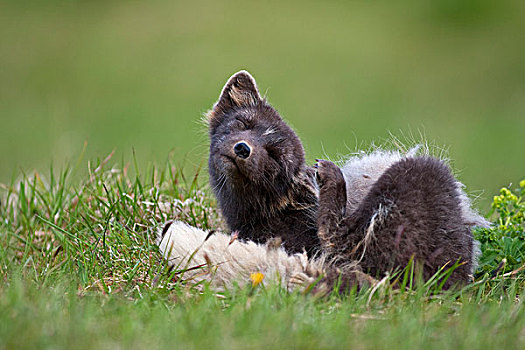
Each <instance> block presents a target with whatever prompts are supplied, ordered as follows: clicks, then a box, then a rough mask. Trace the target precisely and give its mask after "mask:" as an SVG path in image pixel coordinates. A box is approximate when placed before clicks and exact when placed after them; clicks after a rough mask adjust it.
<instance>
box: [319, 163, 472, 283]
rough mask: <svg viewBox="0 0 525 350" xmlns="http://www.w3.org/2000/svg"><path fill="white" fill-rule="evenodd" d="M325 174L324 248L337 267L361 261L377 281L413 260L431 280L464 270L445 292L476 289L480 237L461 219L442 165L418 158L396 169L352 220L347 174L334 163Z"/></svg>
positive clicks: (321, 206)
mask: <svg viewBox="0 0 525 350" xmlns="http://www.w3.org/2000/svg"><path fill="white" fill-rule="evenodd" d="M318 168H319V169H318V177H319V178H320V194H319V201H320V203H319V212H318V218H317V220H318V221H317V222H318V227H319V232H320V233H321V232H327V234H326V235H324V236H322V240H321V241H322V244H323V248H324V250H325V251H326V252H327V253H328V254H330V256H331V257H332V258H333V259H335V264H336V265H337V264H344V263H345V262H347V261H352V260H353V261H358V262H359V265H360V266H361V268H362V269H363V270H364V271H366V272H369V273H371V274H372V275H373V276H377V275H380V274H382V273H384V272H385V271H389V270H393V269H396V268H399V267H404V266H406V265H407V264H408V262H409V261H410V259H411V258H413V259H414V261H415V263H416V265H417V266H419V267H420V268H421V272H422V274H423V278H424V279H425V280H426V279H428V278H430V277H432V275H434V274H435V273H436V272H437V271H438V270H439V269H440V268H441V267H442V266H445V265H446V266H448V267H452V265H454V264H455V263H456V262H458V263H460V266H459V267H457V268H456V270H455V271H454V272H453V273H452V275H451V277H450V278H449V279H448V280H447V282H446V284H445V286H446V287H450V286H451V285H453V284H455V283H458V282H466V281H468V279H469V273H470V271H471V269H472V261H471V257H472V251H473V237H472V234H471V232H470V229H469V227H468V226H467V225H465V223H464V222H463V219H462V217H461V215H460V211H461V209H460V205H459V199H458V195H457V192H456V191H455V180H454V177H453V176H452V174H451V173H450V170H449V169H448V167H447V166H446V165H445V164H443V162H442V161H440V160H437V159H434V158H430V157H418V158H406V159H403V160H401V161H399V162H397V163H395V164H394V165H392V166H391V167H390V168H389V169H387V170H386V171H385V173H384V174H383V175H382V176H381V177H380V178H379V180H378V181H377V182H376V184H375V185H374V186H373V188H372V190H371V191H370V192H369V193H368V195H367V196H366V198H365V199H364V200H363V202H362V204H361V205H360V206H359V208H358V209H357V210H356V211H355V212H353V213H350V214H349V215H344V214H343V213H344V208H345V203H346V191H345V190H341V188H343V189H344V188H345V186H346V184H345V182H344V179H343V178H342V174H341V170H340V169H339V168H338V167H337V166H336V165H335V164H333V163H331V162H328V161H321V162H320V163H319V165H318ZM367 234H368V235H367ZM341 259H342V260H343V261H341Z"/></svg>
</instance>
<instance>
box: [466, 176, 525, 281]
mask: <svg viewBox="0 0 525 350" xmlns="http://www.w3.org/2000/svg"><path fill="white" fill-rule="evenodd" d="M489 215H490V216H492V217H493V226H492V227H490V228H488V229H479V230H477V231H476V232H474V233H475V237H476V239H477V240H478V241H479V242H480V243H481V251H482V255H481V258H480V265H481V266H480V271H481V272H482V273H488V272H490V273H491V274H496V273H511V274H516V273H517V272H516V271H518V272H519V271H522V270H523V269H524V268H525V179H524V180H522V181H521V182H520V183H519V187H518V188H517V189H515V190H514V191H511V190H509V189H508V188H506V187H504V188H502V189H501V190H500V194H499V195H497V196H494V199H493V202H492V209H491V210H490V212H489Z"/></svg>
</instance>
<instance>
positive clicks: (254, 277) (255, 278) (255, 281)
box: [250, 272, 264, 287]
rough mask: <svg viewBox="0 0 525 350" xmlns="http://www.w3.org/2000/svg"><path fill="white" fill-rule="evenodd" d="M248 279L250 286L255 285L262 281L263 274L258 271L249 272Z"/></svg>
mask: <svg viewBox="0 0 525 350" xmlns="http://www.w3.org/2000/svg"><path fill="white" fill-rule="evenodd" d="M250 279H251V280H252V287H256V286H257V285H259V284H260V283H261V282H262V281H263V279H264V274H262V273H260V272H255V273H251V274H250Z"/></svg>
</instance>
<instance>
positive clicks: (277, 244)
mask: <svg viewBox="0 0 525 350" xmlns="http://www.w3.org/2000/svg"><path fill="white" fill-rule="evenodd" d="M207 122H208V126H209V136H210V157H209V175H210V184H211V186H212V189H213V192H214V193H215V195H216V197H217V200H218V204H219V208H220V210H221V212H222V214H223V216H224V218H225V220H226V223H227V225H228V227H229V229H230V230H231V231H232V232H235V235H237V236H238V240H236V241H235V242H234V243H233V244H232V243H231V240H230V238H229V237H228V236H227V235H225V234H223V233H215V234H214V235H211V237H210V236H209V235H208V233H206V232H204V231H201V230H198V229H195V228H191V227H189V226H187V225H185V224H183V223H180V222H178V223H167V224H166V225H165V226H164V228H163V230H161V232H159V239H158V243H159V246H160V249H161V251H162V252H163V254H164V256H165V257H166V258H167V259H169V262H170V264H172V265H177V264H186V265H187V264H200V265H202V264H205V262H206V263H207V264H210V262H211V263H212V264H214V265H216V266H215V267H214V269H213V276H214V279H213V282H214V283H215V284H216V285H217V286H228V285H230V284H231V283H232V282H233V281H237V282H239V283H242V282H246V281H247V280H248V277H249V275H250V273H253V272H262V273H265V274H266V275H268V276H270V277H268V278H269V279H275V278H277V279H280V281H281V283H284V284H285V285H287V286H288V287H290V288H293V287H294V286H297V285H301V284H302V283H307V282H310V283H312V282H314V281H317V282H319V281H320V285H321V286H323V288H327V289H330V288H332V287H333V284H334V283H335V282H336V281H339V286H340V288H342V289H344V288H350V287H352V286H354V285H356V284H357V285H358V286H359V285H361V284H362V283H366V282H370V281H372V280H373V277H378V276H381V275H382V274H384V273H386V272H389V271H393V270H395V269H397V268H402V267H404V266H406V265H407V264H408V262H409V261H410V260H411V259H413V260H414V261H415V263H416V264H417V266H419V267H420V268H421V271H422V275H423V278H425V279H428V278H430V277H431V276H432V275H434V274H435V273H436V272H437V271H438V270H439V269H440V268H442V267H443V266H449V267H450V266H452V265H453V264H455V263H459V266H458V267H457V268H456V269H455V270H454V272H453V273H452V274H451V276H450V277H449V279H448V280H447V282H446V284H445V286H446V287H450V286H452V285H455V284H464V283H466V282H468V281H469V278H470V277H469V276H470V275H471V274H472V272H473V270H474V269H475V267H476V260H477V255H478V248H477V242H475V240H474V239H473V236H472V233H471V229H472V227H474V226H487V222H486V220H485V219H484V218H483V217H481V216H480V215H478V214H477V213H476V212H475V211H474V210H473V209H472V208H471V205H470V201H469V199H468V197H467V196H466V194H465V193H464V192H463V185H462V184H461V183H460V182H458V181H457V180H456V179H455V178H454V177H453V175H452V174H451V172H450V170H449V168H448V166H447V165H446V164H445V163H444V162H443V161H442V160H439V159H436V158H432V157H430V156H427V155H424V156H417V155H415V153H416V152H408V153H406V154H402V153H401V152H397V151H384V150H376V151H374V152H372V153H370V154H364V155H360V156H354V157H350V158H349V160H348V162H347V163H346V165H345V166H343V167H342V168H339V167H337V166H336V165H335V164H334V163H332V162H330V161H327V160H320V161H318V162H317V164H315V165H314V166H312V167H308V166H307V165H306V163H305V158H304V150H303V146H302V144H301V141H300V140H299V138H298V137H297V135H296V134H295V133H294V131H293V130H292V129H291V128H290V127H289V126H288V125H287V124H286V123H285V122H284V121H283V119H282V118H281V117H280V115H279V114H278V112H277V111H276V110H275V109H274V108H273V107H272V106H271V105H270V104H269V103H268V102H267V101H266V100H265V99H264V98H262V97H261V96H260V94H259V91H258V89H257V84H256V82H255V80H254V78H253V77H252V76H251V75H250V74H249V73H248V72H246V71H240V72H238V73H236V74H234V75H233V76H232V77H231V78H230V79H229V80H228V82H227V83H226V85H225V86H224V88H223V90H222V92H221V94H220V97H219V100H218V102H217V103H216V104H215V105H214V106H213V108H212V109H211V110H210V111H209V112H208V114H207ZM189 257H191V259H193V262H189ZM210 272H211V270H210ZM190 274H191V275H193V276H197V275H198V274H197V273H195V272H193V273H190ZM198 276H200V277H199V278H208V277H209V276H208V277H202V276H204V275H203V274H201V275H198ZM272 276H273V277H272Z"/></svg>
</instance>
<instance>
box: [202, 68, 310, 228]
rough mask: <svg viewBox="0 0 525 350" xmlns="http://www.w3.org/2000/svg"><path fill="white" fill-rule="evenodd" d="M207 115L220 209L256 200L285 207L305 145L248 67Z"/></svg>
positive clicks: (213, 178) (211, 165)
mask: <svg viewBox="0 0 525 350" xmlns="http://www.w3.org/2000/svg"><path fill="white" fill-rule="evenodd" d="M207 118H208V126H209V136H210V158H209V173H210V183H211V185H212V187H213V189H214V192H215V194H216V196H217V198H218V200H219V205H220V206H221V209H223V213H224V212H225V210H226V211H227V210H228V209H232V210H240V211H242V210H243V209H254V207H257V206H255V204H256V203H259V206H260V207H264V208H265V209H266V208H273V209H275V206H283V205H286V201H287V198H288V200H291V199H290V198H289V192H290V189H291V187H292V186H293V184H294V181H295V180H294V179H295V178H296V177H297V176H298V174H301V173H304V171H305V169H306V165H305V160H304V149H303V146H302V144H301V141H300V140H299V138H298V137H297V135H296V134H295V133H294V131H293V130H292V129H291V128H290V127H289V126H288V125H287V124H286V123H285V122H284V121H283V119H282V118H281V116H280V115H279V113H277V111H276V110H275V109H274V108H273V107H272V106H270V104H269V103H268V102H267V101H266V100H265V99H264V98H262V97H261V95H260V94H259V91H258V89H257V84H256V82H255V80H254V78H253V77H252V76H251V75H250V74H249V73H248V72H246V71H240V72H238V73H236V74H234V75H233V76H232V77H231V78H230V79H229V80H228V82H227V83H226V85H225V86H224V88H223V89H222V92H221V94H220V97H219V100H218V101H217V103H216V104H215V105H214V106H213V108H212V109H211V110H210V111H209V112H208V115H207ZM240 199H242V200H243V201H244V203H243V204H240V203H238V202H239V200H240ZM239 205H244V206H246V207H251V208H237V206H239ZM233 208H236V209H233ZM224 214H226V213H224ZM226 217H228V215H226ZM228 221H229V220H228ZM230 226H231V225H230Z"/></svg>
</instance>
